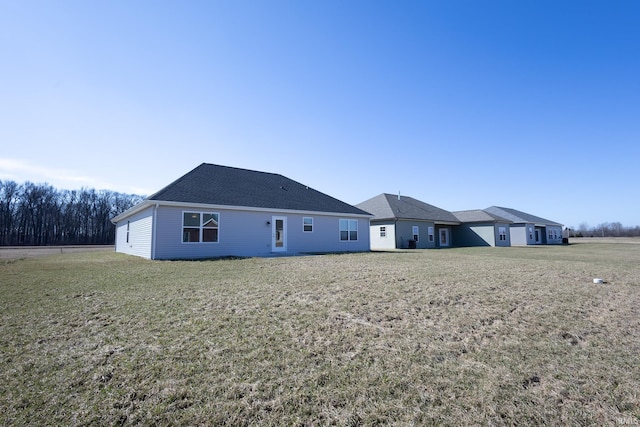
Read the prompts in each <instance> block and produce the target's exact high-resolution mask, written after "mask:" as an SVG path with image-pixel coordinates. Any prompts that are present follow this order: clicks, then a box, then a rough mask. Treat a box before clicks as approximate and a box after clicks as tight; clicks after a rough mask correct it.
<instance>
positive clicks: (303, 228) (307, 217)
mask: <svg viewBox="0 0 640 427" xmlns="http://www.w3.org/2000/svg"><path fill="white" fill-rule="evenodd" d="M307 219H309V220H311V223H310V224H305V220H307ZM306 227H311V230H305V228H306ZM302 232H303V233H313V217H312V216H303V217H302Z"/></svg>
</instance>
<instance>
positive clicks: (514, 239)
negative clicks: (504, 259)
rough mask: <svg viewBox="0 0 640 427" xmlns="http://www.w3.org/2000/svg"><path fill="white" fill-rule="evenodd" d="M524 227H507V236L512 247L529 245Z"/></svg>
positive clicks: (516, 225)
mask: <svg viewBox="0 0 640 427" xmlns="http://www.w3.org/2000/svg"><path fill="white" fill-rule="evenodd" d="M525 225H526V224H511V225H510V226H509V236H510V238H511V244H512V245H514V246H524V245H528V244H530V243H529V237H528V231H527V227H526V226H525ZM531 227H533V226H531Z"/></svg>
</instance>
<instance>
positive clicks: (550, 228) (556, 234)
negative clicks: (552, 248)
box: [545, 225, 562, 245]
mask: <svg viewBox="0 0 640 427" xmlns="http://www.w3.org/2000/svg"><path fill="white" fill-rule="evenodd" d="M545 228H546V230H545V235H546V239H547V245H561V244H562V226H561V225H547V226H546V227H545ZM550 232H551V235H550Z"/></svg>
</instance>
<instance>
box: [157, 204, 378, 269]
mask: <svg viewBox="0 0 640 427" xmlns="http://www.w3.org/2000/svg"><path fill="white" fill-rule="evenodd" d="M185 211H189V212H216V213H218V214H220V217H219V229H218V242H217V243H183V242H182V213H183V212H185ZM274 215H275V216H278V217H286V236H287V237H286V238H287V250H286V252H281V253H284V254H297V253H305V252H358V251H368V250H369V219H368V218H354V217H352V216H348V215H345V216H332V215H316V214H309V213H305V214H298V213H295V214H291V213H282V212H278V213H271V212H253V211H241V210H228V209H192V208H181V207H168V206H160V207H159V208H158V212H157V224H158V226H157V228H156V239H157V241H156V258H157V259H181V258H183V259H191V258H213V257H221V256H269V255H271V254H272V250H271V243H272V226H271V225H270V224H269V225H268V224H267V222H269V223H271V221H272V217H273V216H274ZM303 217H312V218H313V231H312V232H304V231H303V225H302V224H303ZM340 218H348V219H357V221H358V240H357V241H340V231H339V219H340Z"/></svg>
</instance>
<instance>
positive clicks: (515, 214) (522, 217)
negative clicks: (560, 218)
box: [485, 206, 562, 225]
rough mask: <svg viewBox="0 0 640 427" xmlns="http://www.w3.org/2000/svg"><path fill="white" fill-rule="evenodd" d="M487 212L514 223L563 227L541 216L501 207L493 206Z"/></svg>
mask: <svg viewBox="0 0 640 427" xmlns="http://www.w3.org/2000/svg"><path fill="white" fill-rule="evenodd" d="M485 212H488V213H490V214H491V215H495V216H497V217H499V218H504V219H506V220H508V221H510V222H514V223H533V224H539V225H562V224H560V223H558V222H554V221H550V220H548V219H544V218H540V217H539V216H535V215H531V214H528V213H526V212H522V211H519V210H516V209H511V208H503V207H500V206H491V207H490V208H487V209H485Z"/></svg>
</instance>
